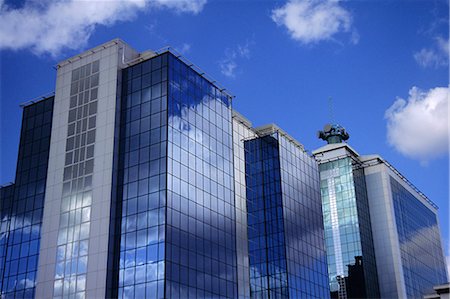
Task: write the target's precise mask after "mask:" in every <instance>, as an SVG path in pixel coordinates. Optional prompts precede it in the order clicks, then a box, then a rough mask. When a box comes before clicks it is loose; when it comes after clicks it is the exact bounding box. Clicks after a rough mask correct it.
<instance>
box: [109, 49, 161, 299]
mask: <svg viewBox="0 0 450 299" xmlns="http://www.w3.org/2000/svg"><path fill="white" fill-rule="evenodd" d="M153 60H158V61H159V63H154V67H153V68H152V61H153ZM156 66H158V67H156ZM163 69H164V70H165V71H166V72H167V55H161V56H158V57H156V58H153V59H151V60H147V61H145V62H142V63H140V64H137V65H135V66H132V67H130V68H128V69H125V70H124V71H123V86H122V99H123V100H122V114H121V132H120V134H121V135H120V136H121V138H120V163H119V164H120V165H119V178H120V182H119V186H120V188H119V189H120V190H121V191H120V193H121V208H120V210H121V211H122V217H121V234H120V240H119V242H120V247H119V267H118V279H119V281H118V285H117V288H118V289H117V292H118V297H119V298H163V297H164V284H163V279H164V257H165V244H164V241H165V228H164V224H165V211H166V209H165V205H166V200H165V198H166V163H167V159H166V147H167V140H166V139H167V138H166V137H165V136H166V134H162V133H161V132H166V131H167V123H166V121H162V120H161V118H162V116H163V115H164V116H165V115H166V114H167V110H166V107H167V104H164V105H161V104H158V105H156V102H157V103H161V102H166V101H167V81H162V80H159V81H156V80H155V81H151V73H152V71H153V72H155V73H161V72H162V71H163ZM163 85H164V86H165V92H164V95H162V93H161V88H162V87H161V86H163ZM155 86H158V88H159V91H160V92H159V95H157V94H156V93H154V94H153V96H152V90H153V89H156V87H155Z"/></svg>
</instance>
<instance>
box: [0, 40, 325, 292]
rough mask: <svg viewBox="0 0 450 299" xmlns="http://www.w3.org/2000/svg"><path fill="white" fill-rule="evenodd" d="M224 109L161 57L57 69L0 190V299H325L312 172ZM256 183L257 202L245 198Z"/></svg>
mask: <svg viewBox="0 0 450 299" xmlns="http://www.w3.org/2000/svg"><path fill="white" fill-rule="evenodd" d="M231 100H232V97H231V96H230V95H229V94H228V93H226V92H225V90H224V89H222V88H220V87H218V86H217V84H215V83H214V82H212V81H211V80H209V79H208V78H206V77H205V76H204V75H203V73H201V72H200V71H198V70H197V69H196V68H194V67H193V66H192V64H190V63H187V62H186V61H185V60H184V59H182V58H181V57H179V56H178V55H175V54H173V53H172V52H171V51H162V52H158V53H157V52H152V51H146V52H143V53H138V52H136V51H134V50H133V49H132V48H130V47H129V46H128V45H126V44H125V43H124V42H122V41H121V40H113V41H110V42H108V43H105V44H103V45H101V46H98V47H96V48H93V49H91V50H89V51H86V52H84V53H81V54H79V55H77V56H75V57H73V58H70V59H67V60H65V61H62V62H60V63H59V64H58V66H57V80H56V90H55V96H54V98H53V97H52V98H49V99H46V100H43V101H40V102H37V103H31V104H29V105H27V106H25V107H24V122H23V124H22V136H21V144H20V149H19V160H18V167H17V175H16V182H15V184H14V185H12V186H6V187H3V188H2V189H1V192H0V196H1V197H0V199H1V201H2V202H1V203H2V205H1V206H2V209H1V216H2V218H1V221H2V223H1V229H2V230H1V239H0V258H1V261H0V265H2V268H1V269H2V273H1V276H2V279H1V285H0V287H1V294H2V297H5V298H13V297H14V298H24V297H36V298H109V297H120V298H143V297H148V298H188V297H189V298H191V297H192V298H196V297H208V298H213V297H214V298H219V297H220V298H237V297H240V298H258V297H259V296H260V295H266V294H271V295H272V296H275V297H276V296H283V297H290V298H297V297H299V296H304V297H308V298H324V297H325V298H327V297H328V294H329V290H328V281H327V269H326V257H325V252H324V248H325V247H324V240H323V226H322V212H321V205H320V196H319V174H318V170H317V165H316V163H315V161H314V160H313V159H312V158H311V157H310V156H308V155H307V154H306V152H305V151H304V150H303V148H302V147H301V145H299V144H298V142H296V141H295V140H293V139H292V138H290V137H288V135H287V134H285V133H284V132H282V130H280V129H279V128H277V127H274V126H268V127H265V128H259V129H254V128H252V127H251V125H250V124H249V122H248V121H247V120H245V119H244V118H243V117H241V116H239V115H238V113H236V112H234V111H233V110H232V106H231V105H232V101H231ZM28 111H33V113H32V117H31V116H30V118H29V117H28V116H29V115H31V114H30V113H29V112H28ZM38 111H39V112H38ZM41 114H45V115H43V116H40V115H41ZM269 137H270V138H274V140H275V141H274V143H273V144H272V150H273V152H272V154H273V156H271V157H270V159H269V160H270V161H267V163H269V164H268V165H274V164H276V163H277V165H278V166H277V168H276V169H275V168H274V169H273V170H270V169H265V170H264V174H263V175H262V176H261V175H260V173H259V172H258V171H256V172H252V170H251V169H252V167H253V166H254V165H253V164H254V163H253V162H255V161H257V160H255V159H253V160H252V158H250V156H253V155H257V153H258V151H259V150H260V149H257V148H254V150H253V148H252V145H251V144H252V143H254V142H256V143H258V142H262V141H263V140H266V139H267V138H269ZM30 138H31V139H30ZM249 138H250V139H252V140H248V139H249ZM23 140H33V141H32V142H31V141H23ZM249 159H250V160H249ZM249 161H253V162H249ZM256 163H259V162H256ZM254 176H255V177H254ZM266 176H269V177H270V178H274V181H273V182H272V183H269V185H270V186H269V185H267V186H269V187H271V188H272V187H274V186H276V187H274V188H275V189H273V191H274V192H273V194H272V193H270V194H269V193H265V194H264V196H260V194H258V193H254V189H253V186H252V187H251V188H249V187H248V185H249V184H255V188H256V187H258V188H259V187H261V188H262V189H265V188H266V184H267V181H264V182H261V181H259V180H260V179H261V178H263V177H266ZM268 195H270V196H268ZM249 197H251V200H248V199H249ZM260 204H263V205H267V206H266V207H267V208H263V209H262V210H259V206H258V205H260ZM272 204H273V205H272ZM298 215H301V217H298ZM259 217H262V218H259ZM271 217H273V218H271ZM18 219H20V220H18ZM275 224H276V225H275ZM273 225H274V226H273ZM262 227H265V228H273V229H276V231H275V230H274V231H270V233H269V232H268V231H267V232H265V233H264V234H262V231H261V230H260V229H261V228H262ZM263 253H264V254H263ZM281 253H282V254H283V255H281V256H278V254H281ZM24 265H25V266H24Z"/></svg>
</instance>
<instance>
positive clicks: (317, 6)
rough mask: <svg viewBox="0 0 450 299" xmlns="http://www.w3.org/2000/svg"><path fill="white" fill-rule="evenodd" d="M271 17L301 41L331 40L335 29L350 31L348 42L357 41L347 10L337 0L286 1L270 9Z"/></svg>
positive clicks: (293, 37)
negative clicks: (282, 4) (280, 5)
mask: <svg viewBox="0 0 450 299" xmlns="http://www.w3.org/2000/svg"><path fill="white" fill-rule="evenodd" d="M272 20H273V21H274V22H275V23H277V25H279V26H284V27H286V28H287V30H288V32H289V34H290V36H291V38H292V39H294V40H297V41H299V42H301V43H303V44H313V43H317V42H320V41H324V40H331V39H332V38H333V36H334V35H335V34H337V33H339V32H350V31H352V32H351V36H350V41H351V42H352V43H357V42H358V41H359V35H358V34H357V32H356V31H355V30H352V16H351V14H350V12H348V11H347V10H346V9H344V8H343V7H342V6H341V5H340V4H339V1H338V0H289V1H288V2H287V3H286V4H285V5H284V6H282V7H279V8H277V9H274V10H273V11H272Z"/></svg>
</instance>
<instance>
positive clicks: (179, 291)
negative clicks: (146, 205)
mask: <svg viewBox="0 0 450 299" xmlns="http://www.w3.org/2000/svg"><path fill="white" fill-rule="evenodd" d="M167 155H168V167H167V170H168V178H167V179H168V183H167V222H166V224H167V226H166V228H167V232H166V238H167V239H166V283H167V285H166V297H168V298H187V297H189V298H197V297H208V298H212V297H220V298H235V297H237V282H236V281H237V278H236V273H237V272H236V271H237V269H236V242H235V207H234V190H233V188H234V180H233V150H232V123H231V98H230V96H229V95H227V94H225V93H223V92H221V90H219V89H218V88H217V87H216V86H214V85H213V84H211V83H210V82H209V81H207V80H206V79H204V78H203V77H202V76H200V75H199V74H198V73H197V72H195V71H194V70H193V69H192V68H191V67H189V66H188V65H186V64H185V63H183V62H181V61H180V60H179V59H177V58H176V57H175V56H173V55H169V93H168V153H167Z"/></svg>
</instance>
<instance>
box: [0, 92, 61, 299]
mask: <svg viewBox="0 0 450 299" xmlns="http://www.w3.org/2000/svg"><path fill="white" fill-rule="evenodd" d="M53 103H54V98H53V97H49V98H45V99H43V100H39V101H38V102H29V103H26V104H24V105H23V119H22V130H21V133H20V143H19V155H18V159H17V169H16V175H15V182H14V184H11V185H9V186H5V187H2V188H1V189H0V207H1V219H0V221H1V223H0V229H1V231H0V280H1V282H0V291H1V292H0V297H2V298H30V297H34V296H35V291H36V289H35V285H36V280H37V273H38V260H39V258H40V255H39V248H40V245H42V241H41V236H42V233H41V231H42V225H43V214H44V198H45V195H46V181H47V168H48V161H49V149H50V134H51V130H52V116H53Z"/></svg>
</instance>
